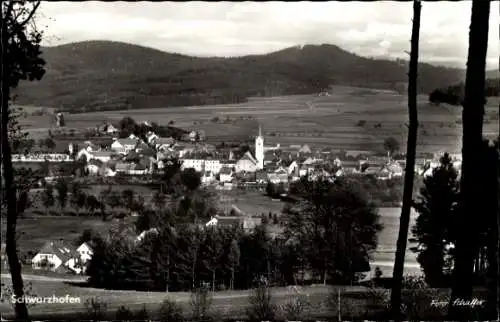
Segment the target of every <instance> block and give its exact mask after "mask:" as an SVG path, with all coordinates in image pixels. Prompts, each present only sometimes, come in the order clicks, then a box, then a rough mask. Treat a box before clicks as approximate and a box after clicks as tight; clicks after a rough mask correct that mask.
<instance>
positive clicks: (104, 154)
mask: <svg viewBox="0 0 500 322" xmlns="http://www.w3.org/2000/svg"><path fill="white" fill-rule="evenodd" d="M90 154H92V155H93V156H95V157H111V156H112V155H115V154H116V153H115V152H113V151H93V152H91V153H90Z"/></svg>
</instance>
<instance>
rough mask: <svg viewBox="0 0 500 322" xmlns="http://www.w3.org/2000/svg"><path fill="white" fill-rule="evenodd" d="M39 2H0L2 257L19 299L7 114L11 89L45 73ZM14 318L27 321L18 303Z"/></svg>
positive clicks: (20, 282)
mask: <svg viewBox="0 0 500 322" xmlns="http://www.w3.org/2000/svg"><path fill="white" fill-rule="evenodd" d="M39 6H40V1H36V2H27V1H6V2H2V4H1V8H2V20H1V28H0V30H1V50H0V55H1V61H2V64H1V72H0V74H1V87H2V88H1V91H0V100H1V104H2V107H1V131H0V137H1V145H2V149H1V150H2V165H3V176H4V182H5V197H6V199H7V229H6V253H7V258H8V261H9V268H10V273H11V278H12V288H13V293H14V295H15V296H16V297H17V298H19V297H22V296H23V293H24V292H23V279H22V276H21V264H20V262H19V257H18V255H17V246H16V222H17V216H18V213H17V209H16V208H17V207H16V204H17V188H16V184H15V182H14V174H13V167H12V155H11V146H10V142H9V130H8V125H9V119H10V118H11V117H12V115H11V114H10V110H9V103H10V98H11V97H10V94H11V92H10V91H11V89H12V88H15V87H17V85H18V84H19V82H20V81H21V80H29V81H33V80H40V79H41V78H42V76H43V75H44V73H45V70H44V68H43V66H44V64H45V62H44V61H43V59H41V58H40V54H41V51H40V41H41V39H42V33H41V32H40V31H38V30H37V28H36V26H35V24H34V15H35V13H36V11H37V9H38V7H39ZM15 313H16V318H17V319H18V320H23V321H26V320H28V310H27V308H26V305H25V304H24V303H22V301H16V305H15Z"/></svg>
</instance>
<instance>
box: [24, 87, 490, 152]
mask: <svg viewBox="0 0 500 322" xmlns="http://www.w3.org/2000/svg"><path fill="white" fill-rule="evenodd" d="M427 98H428V97H427V95H420V96H419V98H418V99H419V104H418V106H419V121H420V124H421V125H420V126H421V129H420V131H419V144H418V150H419V151H421V152H437V151H442V150H447V151H450V152H459V151H460V137H461V133H462V128H461V125H460V119H461V108H460V107H452V106H448V105H445V104H444V105H440V106H433V105H430V104H429V103H428V102H427ZM498 103H499V99H498V98H497V97H490V98H488V104H487V106H486V117H485V124H484V132H485V133H486V134H488V135H494V134H498V120H496V121H495V120H494V119H493V118H494V117H495V116H494V114H495V113H496V114H498ZM124 116H130V117H132V118H134V119H135V120H136V121H138V122H141V121H146V120H147V121H150V122H151V121H154V122H157V123H159V124H166V123H168V122H169V121H174V122H175V125H176V126H179V127H181V128H185V129H198V130H204V131H205V134H206V137H207V141H208V142H211V143H217V142H221V141H226V142H228V141H235V140H245V139H249V138H252V137H253V136H255V135H256V134H257V131H258V124H261V126H262V129H263V132H264V135H265V140H266V144H267V145H274V144H277V143H280V144H281V145H282V146H287V145H290V144H311V145H314V146H315V147H329V148H334V149H343V150H381V149H382V142H383V141H384V139H385V138H387V137H389V136H393V137H395V138H396V139H398V140H399V141H400V143H401V148H402V149H405V142H406V135H407V127H406V125H405V123H407V121H408V111H407V96H406V95H401V94H397V93H391V92H381V91H368V90H360V89H356V88H349V87H334V88H333V90H332V95H331V96H324V97H318V96H316V95H293V96H282V97H262V98H250V99H249V101H248V102H246V103H242V104H228V105H213V106H190V107H168V108H156V109H142V110H122V111H105V112H94V113H85V114H68V115H66V116H65V119H66V126H67V127H68V128H86V127H95V126H96V125H98V124H102V122H103V121H111V122H117V121H118V120H120V119H121V118H123V117H124ZM214 117H218V118H219V119H220V121H219V122H218V123H216V122H213V121H212V119H213V118H214ZM228 117H229V121H226V122H224V121H225V120H226V118H228ZM33 118H36V122H35V121H34V120H33ZM359 121H365V122H366V124H364V125H363V126H358V122H359ZM51 122H52V118H51V117H50V116H29V117H28V118H27V119H24V120H22V124H24V125H26V127H27V128H28V129H29V130H30V131H32V130H33V131H34V130H36V129H37V128H38V129H39V128H42V129H46V128H49V127H51V126H52V125H51Z"/></svg>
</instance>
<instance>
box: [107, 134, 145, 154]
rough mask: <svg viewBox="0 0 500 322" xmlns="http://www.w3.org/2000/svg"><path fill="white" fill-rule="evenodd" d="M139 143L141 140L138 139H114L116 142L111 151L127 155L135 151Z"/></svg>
mask: <svg viewBox="0 0 500 322" xmlns="http://www.w3.org/2000/svg"><path fill="white" fill-rule="evenodd" d="M138 142H139V139H137V138H128V139H114V142H113V143H112V144H111V149H113V150H114V151H115V152H117V153H120V154H127V153H129V152H130V151H132V150H134V149H135V147H136V146H137V144H138Z"/></svg>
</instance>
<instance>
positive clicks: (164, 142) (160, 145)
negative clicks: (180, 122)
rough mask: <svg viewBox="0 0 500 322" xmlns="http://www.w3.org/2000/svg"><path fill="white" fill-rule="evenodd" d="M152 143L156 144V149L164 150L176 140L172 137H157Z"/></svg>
mask: <svg viewBox="0 0 500 322" xmlns="http://www.w3.org/2000/svg"><path fill="white" fill-rule="evenodd" d="M151 144H153V145H154V147H155V149H156V150H158V151H163V150H165V149H167V148H169V147H171V146H172V145H174V144H175V140H174V139H173V138H171V137H168V138H156V139H154V140H153V141H152V142H151Z"/></svg>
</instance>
